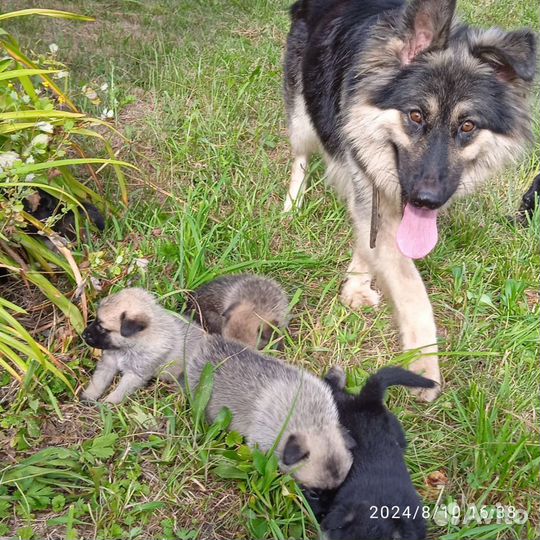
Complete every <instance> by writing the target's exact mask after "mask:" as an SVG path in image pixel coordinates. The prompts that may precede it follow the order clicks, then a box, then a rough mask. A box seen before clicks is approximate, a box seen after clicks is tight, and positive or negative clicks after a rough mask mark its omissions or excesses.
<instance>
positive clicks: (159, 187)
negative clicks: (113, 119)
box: [0, 0, 540, 540]
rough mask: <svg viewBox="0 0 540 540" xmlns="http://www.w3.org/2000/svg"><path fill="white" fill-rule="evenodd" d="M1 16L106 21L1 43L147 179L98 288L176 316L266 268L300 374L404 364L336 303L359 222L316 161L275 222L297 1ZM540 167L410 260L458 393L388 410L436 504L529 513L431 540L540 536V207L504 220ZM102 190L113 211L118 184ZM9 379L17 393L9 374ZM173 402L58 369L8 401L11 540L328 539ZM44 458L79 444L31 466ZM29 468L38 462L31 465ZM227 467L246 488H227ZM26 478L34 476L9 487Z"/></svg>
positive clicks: (360, 318) (21, 29)
mask: <svg viewBox="0 0 540 540" xmlns="http://www.w3.org/2000/svg"><path fill="white" fill-rule="evenodd" d="M4 4H5V9H10V8H13V7H14V6H18V7H21V6H22V5H24V7H28V4H32V5H35V6H40V7H56V8H63V9H68V10H71V11H76V12H78V13H82V14H86V15H93V16H95V17H96V18H97V19H98V21H97V22H96V23H94V24H92V25H85V26H81V25H77V24H75V23H69V22H66V21H54V20H40V21H35V20H34V21H32V22H30V21H17V22H14V23H13V25H12V26H10V29H12V30H13V32H14V33H15V34H17V35H19V36H20V37H21V41H22V42H23V43H24V44H26V45H27V46H30V47H32V48H33V49H34V50H35V51H38V52H46V51H47V50H48V44H49V43H52V42H55V43H57V44H58V45H59V47H60V50H59V53H58V54H59V57H60V58H61V59H62V60H63V61H65V62H66V63H67V64H68V65H70V66H71V69H72V77H73V80H72V81H71V85H72V88H73V89H74V90H75V91H77V90H78V91H79V94H80V99H79V104H80V105H81V106H83V107H84V108H85V110H86V111H87V112H89V113H90V114H95V113H101V110H102V108H103V107H105V106H106V107H108V108H112V109H113V110H114V111H115V112H116V113H117V115H118V117H119V122H120V127H122V128H123V129H124V130H125V132H126V133H127V134H128V135H129V136H130V138H131V139H132V141H133V143H132V144H131V145H130V146H129V148H126V147H125V146H124V147H123V148H121V146H122V145H120V144H118V145H116V148H117V149H120V150H121V153H120V157H121V158H123V159H126V160H129V159H131V160H132V161H134V162H135V163H136V164H137V165H138V166H139V167H140V168H141V170H142V173H141V174H138V175H133V174H132V173H128V175H131V176H130V177H129V178H130V180H129V181H130V184H131V185H130V189H131V203H130V206H129V210H128V211H127V212H126V213H125V214H123V215H121V216H109V218H110V219H109V227H108V229H107V232H106V233H105V234H104V235H103V236H102V237H101V238H97V237H94V239H93V240H92V241H91V244H90V251H91V254H92V255H91V264H92V265H93V268H94V270H95V275H96V276H97V277H99V278H100V279H101V280H102V281H103V283H104V284H110V283H114V285H115V286H116V287H121V286H124V285H127V284H128V283H129V284H137V285H141V286H145V287H148V288H150V289H152V290H153V291H155V292H156V293H157V294H159V295H161V296H163V298H164V303H165V305H167V307H169V308H171V309H177V308H179V307H181V305H182V303H183V293H184V291H186V290H189V289H191V288H193V287H196V286H198V285H199V284H201V283H203V282H205V281H207V280H208V279H210V278H211V277H213V276H216V275H220V274H223V273H227V272H231V271H238V270H243V271H254V272H261V273H265V274H268V275H271V276H273V277H274V278H276V279H277V280H279V281H280V282H281V283H283V285H284V286H285V288H286V289H287V291H288V292H289V294H290V296H291V297H294V299H295V305H294V310H293V313H294V318H293V321H292V323H291V327H290V331H289V335H288V336H287V340H286V348H285V355H286V357H287V359H288V360H289V361H290V362H292V363H295V364H297V365H301V366H303V367H305V368H307V369H310V370H312V371H314V372H316V373H319V374H322V373H323V372H324V371H325V370H326V368H327V366H329V365H332V364H334V363H340V364H341V365H343V366H344V367H346V368H347V370H348V374H349V383H350V385H351V386H353V387H355V386H359V385H361V384H362V382H363V380H364V379H365V377H366V375H367V374H368V373H372V372H374V371H375V370H376V369H378V368H379V367H381V366H382V365H384V364H386V363H388V362H389V361H392V362H399V360H400V357H399V348H398V346H397V336H396V332H395V329H394V327H393V326H392V324H391V317H390V311H389V309H388V308H387V307H386V306H383V307H382V308H381V309H379V310H377V311H374V310H366V311H364V312H362V313H353V312H351V311H349V310H348V309H346V308H344V307H343V306H341V304H340V303H339V301H338V293H339V288H340V284H341V279H342V276H343V273H344V271H345V269H346V267H347V264H348V261H349V258H350V247H351V241H352V235H351V227H350V223H349V221H348V218H347V216H346V213H345V211H344V209H343V207H342V205H341V203H339V202H338V201H337V200H336V198H335V197H334V195H333V194H332V193H331V192H330V191H329V190H327V189H326V188H325V187H324V185H323V183H322V180H321V178H322V173H323V167H322V165H321V164H320V163H319V162H318V163H314V164H313V166H312V176H313V179H314V183H313V187H312V188H310V190H309V192H308V193H307V196H306V202H305V206H304V207H303V208H302V209H301V210H300V211H298V212H297V213H296V214H295V215H294V216H292V217H287V218H286V217H284V216H282V215H281V213H280V210H281V205H282V201H283V199H284V195H285V191H286V186H287V183H288V175H289V166H290V156H289V150H288V145H287V138H286V130H285V121H284V113H283V104H282V98H281V55H282V50H283V43H284V39H285V36H286V32H287V26H288V20H287V2H267V1H263V0H253V1H251V2H248V1H235V2H232V1H231V2H220V1H212V2H210V1H208V2H204V3H202V2H177V1H176V0H174V1H173V0H153V1H151V2H150V1H149V2H142V1H135V0H130V1H128V0H125V1H123V0H107V1H97V0H80V1H71V2H69V1H67V0H66V1H60V0H55V1H52V0H51V1H50V2H45V1H40V2H15V1H13V0H8V1H7V2H4V3H3V7H4ZM460 10H461V13H462V14H463V16H464V17H465V18H466V19H467V20H468V21H469V22H474V23H475V24H479V25H486V26H487V25H492V24H499V25H501V26H503V27H512V26H518V25H520V24H530V25H532V26H534V27H538V12H537V6H536V3H535V2H534V1H533V0H525V1H522V2H519V3H515V2H509V1H508V0H491V1H490V0H483V1H481V2H473V1H472V0H468V1H467V2H465V1H462V2H460ZM89 81H90V85H91V86H92V87H93V88H96V89H99V87H100V86H101V85H102V84H103V83H108V85H109V90H108V91H107V92H101V91H100V95H101V97H102V100H103V103H102V104H101V105H100V106H99V107H94V106H93V105H92V104H91V103H90V102H89V101H88V100H86V99H85V98H84V97H83V96H82V92H81V91H80V86H81V85H82V84H85V83H88V82H89ZM536 117H538V116H537V115H536ZM536 135H537V140H538V135H539V133H538V122H537V125H536ZM538 168H539V148H538V146H537V147H536V148H535V149H534V151H533V153H532V154H531V155H530V156H529V157H528V158H527V159H526V160H524V161H523V162H522V163H521V164H520V166H519V167H518V168H516V169H513V170H509V171H506V172H505V173H504V174H503V175H501V176H500V177H499V178H498V179H497V181H493V182H491V183H489V184H488V185H487V188H486V189H485V190H484V191H483V192H482V193H481V194H479V195H477V196H475V197H473V198H470V199H468V200H467V201H462V202H459V203H458V204H456V205H455V207H454V209H453V211H452V212H451V213H449V214H448V215H447V216H446V217H445V218H444V222H443V224H442V226H441V236H442V239H441V242H440V243H439V245H438V247H437V249H436V251H435V252H434V253H433V254H432V255H430V257H428V258H427V259H426V260H425V261H422V262H420V263H419V268H420V270H421V272H422V275H423V276H424V279H425V281H426V284H427V286H428V289H429V291H430V296H431V299H432V302H433V305H434V309H435V313H436V318H437V324H438V328H439V332H440V337H441V349H442V351H444V352H446V353H448V354H446V355H444V356H443V357H442V371H443V375H444V378H445V383H446V384H445V392H444V394H443V395H442V397H441V398H440V399H439V400H438V401H437V402H435V403H434V404H430V405H426V404H421V403H417V402H415V401H414V400H413V399H412V398H411V396H410V395H409V394H408V393H406V392H401V391H392V392H391V395H390V397H389V404H390V406H391V408H392V410H393V411H394V412H396V414H397V415H398V416H399V418H400V420H401V421H402V422H403V425H404V427H405V429H406V432H407V436H408V440H409V450H408V453H407V460H408V465H409V468H410V470H411V472H412V475H413V480H414V482H415V485H416V486H417V488H418V489H419V490H420V492H421V493H422V495H423V497H424V500H425V502H426V504H428V505H429V506H430V507H431V508H433V507H434V506H435V504H436V503H437V502H439V504H451V503H453V502H457V503H458V504H459V506H460V507H461V508H462V509H465V508H466V505H467V504H479V505H482V504H483V505H495V504H497V503H500V504H502V505H507V506H510V505H512V506H515V507H516V508H519V509H523V510H526V511H528V512H529V520H528V521H527V522H525V523H524V524H522V525H516V524H511V525H506V524H504V523H500V524H493V523H491V524H489V525H487V524H480V523H475V522H474V521H472V522H471V523H469V524H468V525H466V526H465V525H463V523H460V524H459V525H457V524H456V525H452V524H447V525H440V524H439V525H437V524H436V523H435V522H434V521H433V520H430V522H429V523H430V534H431V537H432V538H441V539H445V540H451V539H458V538H459V539H462V538H471V539H481V538H485V539H490V540H491V539H499V540H503V539H516V540H518V539H531V540H532V539H533V538H536V537H537V532H536V529H537V527H538V524H539V515H538V505H539V501H538V487H537V484H538V472H539V462H540V453H539V447H538V435H539V428H538V425H537V418H538V387H539V382H540V381H539V370H538V365H537V359H538V352H539V351H538V311H539V308H538V299H539V297H538V275H539V268H540V261H539V259H540V256H539V253H538V235H539V233H540V220H539V219H538V218H539V216H538V214H537V215H536V216H535V219H534V221H533V223H532V224H531V227H529V228H521V227H515V226H514V225H512V224H510V223H509V222H508V221H507V219H506V216H507V215H509V214H512V213H513V212H514V211H515V209H516V208H517V206H518V204H519V199H520V195H521V193H522V192H523V191H524V190H525V188H526V187H527V185H528V183H529V182H530V180H531V179H532V177H533V175H534V174H536V173H537V172H538ZM152 186H153V187H152ZM106 188H107V191H108V195H109V197H111V198H113V199H117V198H118V189H117V186H116V185H115V183H114V182H113V181H112V180H111V182H110V183H109V185H108V186H107V187H106ZM167 194H168V195H169V196H167ZM141 259H145V260H146V261H147V262H148V265H147V266H145V265H144V264H141ZM137 260H139V264H137ZM143 262H144V261H143ZM64 353H65V355H66V357H71V358H72V361H71V362H70V366H71V367H72V369H73V370H74V372H75V374H76V376H77V380H76V381H74V382H75V383H77V382H78V383H80V384H81V385H82V384H84V383H85V382H86V376H87V374H88V373H90V371H91V369H92V367H93V360H92V359H91V358H90V357H89V351H88V349H87V348H86V347H84V346H83V345H82V344H81V343H80V342H79V340H73V341H72V342H71V343H70V344H69V343H68V344H67V346H66V348H65V349H64ZM0 377H1V375H0ZM0 382H2V383H4V384H5V385H6V387H7V388H8V387H9V384H8V382H7V379H0ZM172 390H173V391H171V388H167V387H164V386H163V385H157V386H152V387H149V388H148V389H147V390H145V391H142V392H139V393H138V394H137V397H136V399H133V400H131V401H130V402H129V403H127V404H126V405H123V406H121V407H118V408H115V409H113V410H108V409H107V408H99V409H94V408H88V407H83V406H80V405H79V404H77V403H74V402H73V400H72V398H70V397H69V395H68V394H67V393H66V392H65V388H64V387H63V386H62V385H61V384H59V383H58V382H57V381H55V380H53V379H52V378H51V377H50V376H43V377H41V384H40V385H38V384H35V383H34V382H32V380H30V379H29V380H27V383H26V394H25V395H24V396H23V397H21V398H18V399H17V400H16V401H15V403H14V404H12V405H11V406H10V407H8V404H7V402H5V401H4V402H3V404H2V405H1V406H2V407H4V411H3V412H2V413H1V414H2V418H1V419H0V425H1V426H2V431H1V432H0V442H1V446H0V448H1V449H0V460H1V465H0V467H1V470H3V471H4V473H7V474H8V475H10V474H11V475H12V476H8V477H7V480H9V482H7V480H6V476H4V483H5V484H4V485H3V486H0V535H3V534H16V535H19V536H20V537H23V538H29V537H31V536H32V534H33V535H34V536H35V537H36V538H45V537H48V538H52V537H54V536H56V537H58V535H65V536H66V537H68V538H75V537H77V536H79V537H84V538H89V537H99V538H138V537H141V538H143V537H144V538H146V537H166V538H181V539H190V538H200V539H202V538H205V539H206V538H216V539H219V538H248V537H250V538H252V537H255V536H274V537H275V538H282V537H283V538H285V537H287V535H290V536H294V537H302V536H305V537H311V538H313V537H314V536H315V526H314V524H313V523H312V522H311V521H310V517H309V515H308V513H307V512H306V510H305V509H303V506H302V502H301V500H300V498H299V496H298V494H297V492H296V490H295V488H294V484H293V483H292V482H291V481H290V479H288V478H287V477H281V476H275V467H274V465H275V464H273V463H272V462H271V461H268V460H266V461H265V458H264V456H259V455H252V454H250V453H249V451H248V450H247V449H246V447H244V446H242V445H241V443H240V442H239V440H238V439H237V438H236V437H235V436H229V437H228V436H227V435H226V434H222V433H221V432H220V431H219V427H216V428H210V431H209V432H208V431H205V430H203V432H201V431H200V430H199V429H197V428H196V427H194V424H193V421H192V411H191V409H190V407H189V405H188V404H187V403H186V401H185V398H184V397H183V396H182V395H181V394H180V393H178V392H175V391H174V389H172ZM8 394H9V392H8ZM9 395H12V394H9ZM205 433H206V435H205ZM208 433H210V435H208ZM46 448H64V449H67V450H64V451H60V450H54V451H49V452H53V454H52V455H48V454H45V455H43V454H39V453H38V451H39V450H41V451H43V449H46ZM32 456H37V457H36V458H35V460H36V463H33V464H32V463H28V461H25V460H28V459H32ZM28 467H40V469H39V470H37V469H28ZM216 467H219V468H218V469H217V473H220V474H221V475H222V476H234V477H235V478H233V479H229V480H227V479H224V478H222V477H221V476H219V474H217V473H216V472H215V468H216ZM43 469H45V471H44V470H43ZM21 470H22V473H21ZM13 471H15V472H13ZM17 471H19V473H17ZM438 471H443V472H444V474H445V475H446V476H447V478H448V482H447V483H446V485H445V486H444V490H442V492H441V490H438V489H436V488H433V487H429V486H428V483H427V480H428V477H429V475H430V474H431V473H436V472H438ZM29 472H30V473H31V474H32V479H27V480H24V479H22V480H21V477H20V476H19V477H17V476H16V474H20V475H23V476H24V475H27V474H29ZM13 475H15V476H13ZM34 475H35V476H34ZM1 476H2V472H0V477H1ZM14 478H15V480H17V478H18V480H17V481H16V482H15V480H14ZM6 482H7V483H6Z"/></svg>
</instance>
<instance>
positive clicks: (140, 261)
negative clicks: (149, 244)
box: [135, 259, 150, 270]
mask: <svg viewBox="0 0 540 540" xmlns="http://www.w3.org/2000/svg"><path fill="white" fill-rule="evenodd" d="M149 263H150V261H149V260H148V259H135V264H136V265H137V266H138V267H139V268H141V269H142V270H144V269H145V268H146V267H147V266H148V264H149Z"/></svg>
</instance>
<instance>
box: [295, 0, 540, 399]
mask: <svg viewBox="0 0 540 540" xmlns="http://www.w3.org/2000/svg"><path fill="white" fill-rule="evenodd" d="M455 7H456V1H455V0H409V1H408V2H405V3H404V1H403V0H300V1H299V2H296V4H294V5H293V6H292V9H291V15H292V26H291V30H290V33H289V36H288V40H287V51H286V55H285V99H286V105H287V113H288V121H289V132H290V139H291V144H292V148H293V153H294V163H293V169H292V179H291V185H290V188H289V193H288V196H287V201H286V203H285V210H290V209H291V208H292V207H293V206H294V204H298V202H299V201H300V199H301V195H302V193H303V190H304V188H305V182H304V180H305V172H306V167H307V164H308V159H309V157H310V156H311V154H313V153H314V152H321V153H322V154H323V155H324V158H325V161H326V165H327V176H328V180H329V181H330V183H331V184H332V185H333V186H334V187H335V188H336V189H337V191H338V192H339V193H340V194H341V195H342V196H343V197H344V198H345V199H346V201H347V204H348V207H349V211H350V213H351V216H352V220H353V223H354V226H355V230H356V245H355V249H354V252H353V258H352V262H351V264H350V266H349V268H348V271H347V280H346V282H345V284H344V286H343V290H342V299H343V301H344V302H345V303H346V304H348V305H349V306H351V307H353V308H359V307H360V306H364V305H375V304H377V303H378V301H379V295H378V294H377V292H376V291H375V290H373V289H372V288H371V282H372V279H376V281H377V285H378V286H379V288H381V289H382V290H383V291H384V292H385V294H387V295H388V296H389V298H390V299H391V300H392V303H393V304H394V307H395V312H396V319H397V323H398V326H399V330H400V334H401V340H402V345H403V348H404V349H418V350H419V351H421V352H422V353H423V354H422V356H420V357H419V358H418V359H417V360H415V362H413V363H412V364H411V369H413V370H414V371H416V372H421V373H423V375H425V376H426V377H428V378H430V379H432V380H434V381H436V382H437V383H439V385H438V387H437V388H435V389H430V390H423V391H422V393H421V397H422V398H423V399H426V400H432V399H434V398H435V397H436V396H437V395H438V393H439V392H440V383H441V377H440V372H439V365H438V360H437V354H436V353H437V344H436V342H437V339H436V328H435V321H434V318H433V312H432V308H431V304H430V302H429V299H428V296H427V293H426V289H425V287H424V284H423V282H422V279H421V277H420V275H419V273H418V271H417V270H416V267H415V265H414V262H413V260H412V259H417V258H422V257H424V256H425V255H427V254H428V253H429V252H430V251H431V250H432V249H433V248H434V246H435V244H436V242H437V234H438V233H437V214H438V211H439V210H441V209H443V208H445V207H446V206H448V205H449V204H450V202H451V201H452V200H453V199H455V198H456V197H458V196H461V195H466V194H468V193H471V192H473V191H474V190H475V188H476V187H477V186H479V185H480V184H481V183H482V182H483V181H484V180H485V179H486V178H487V177H488V176H489V175H492V174H494V173H496V172H497V171H498V170H500V169H501V168H502V167H503V166H504V165H505V164H507V163H508V162H509V161H510V160H512V159H515V158H516V156H519V155H520V153H521V150H522V149H523V148H524V147H525V146H526V143H527V142H528V141H529V140H530V139H531V138H532V133H531V114H530V110H529V106H528V101H529V98H530V95H531V88H532V81H533V78H534V73H535V61H536V55H535V48H536V46H535V45H536V44H535V36H534V34H533V32H532V31H530V30H527V29H521V30H516V31H513V32H506V31H503V30H500V29H496V28H492V29H488V30H481V29H476V28H470V27H467V26H465V25H463V24H460V23H459V22H458V21H457V20H456V19H455V16H454V11H455Z"/></svg>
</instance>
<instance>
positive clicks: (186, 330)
mask: <svg viewBox="0 0 540 540" xmlns="http://www.w3.org/2000/svg"><path fill="white" fill-rule="evenodd" d="M203 336H204V331H203V330H202V329H201V328H200V327H199V326H198V325H196V324H195V323H193V322H191V321H188V320H182V319H180V318H178V317H175V316H174V315H172V314H171V313H169V312H168V311H167V310H166V309H164V308H163V307H161V306H160V305H159V304H158V303H157V301H156V299H155V298H154V296H153V295H152V294H150V293H149V292H148V291H145V290H143V289H137V288H130V289H124V290H123V291H121V292H119V293H117V294H113V295H112V296H109V297H107V298H105V299H104V300H102V302H101V303H100V305H99V307H98V310H97V317H96V320H95V321H93V322H92V323H90V324H89V325H88V327H87V328H86V330H85V331H84V333H83V339H84V340H85V341H86V343H88V345H90V346H91V347H95V348H97V349H103V351H104V352H103V356H102V358H101V360H100V361H99V362H98V365H97V368H96V370H95V372H94V374H93V376H92V380H91V381H90V384H89V385H88V387H87V388H86V389H85V391H84V392H83V394H82V396H81V397H82V399H87V400H92V401H94V400H97V399H99V398H100V397H101V395H102V394H103V393H104V392H105V390H107V388H108V387H109V386H110V385H111V383H112V381H113V379H114V377H115V375H116V374H117V373H119V372H120V373H122V378H121V379H120V383H119V384H118V386H117V387H116V389H115V390H114V391H113V392H111V393H110V394H109V395H108V396H107V397H106V398H105V401H106V402H108V403H120V402H121V401H122V400H123V399H124V398H125V397H126V396H127V395H128V394H131V393H132V392H134V391H135V390H137V389H138V388H141V387H143V386H145V385H146V384H147V383H148V382H149V381H150V379H152V378H153V377H155V376H157V375H158V374H160V373H161V376H162V377H163V378H165V379H168V380H175V379H177V378H178V377H179V376H180V375H181V374H182V372H183V371H184V361H185V360H186V355H188V354H189V353H193V352H194V351H195V350H196V349H197V348H198V346H199V345H200V343H201V338H202V337H203Z"/></svg>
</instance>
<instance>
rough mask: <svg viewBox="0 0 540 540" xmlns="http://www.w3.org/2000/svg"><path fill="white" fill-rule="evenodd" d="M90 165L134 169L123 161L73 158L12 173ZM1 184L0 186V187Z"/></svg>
mask: <svg viewBox="0 0 540 540" xmlns="http://www.w3.org/2000/svg"><path fill="white" fill-rule="evenodd" d="M89 163H90V164H92V163H102V164H103V165H120V166H122V167H129V168H130V169H136V168H137V167H135V165H131V164H130V163H127V162H125V161H120V160H116V159H103V158H85V159H81V158H75V159H58V160H55V161H46V162H44V163H32V164H30V165H20V166H15V167H14V168H13V171H14V172H15V173H16V174H19V175H21V174H30V173H33V172H37V171H44V170H47V169H55V168H59V167H67V166H68V165H87V164H89ZM1 185H2V184H0V186H1Z"/></svg>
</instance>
